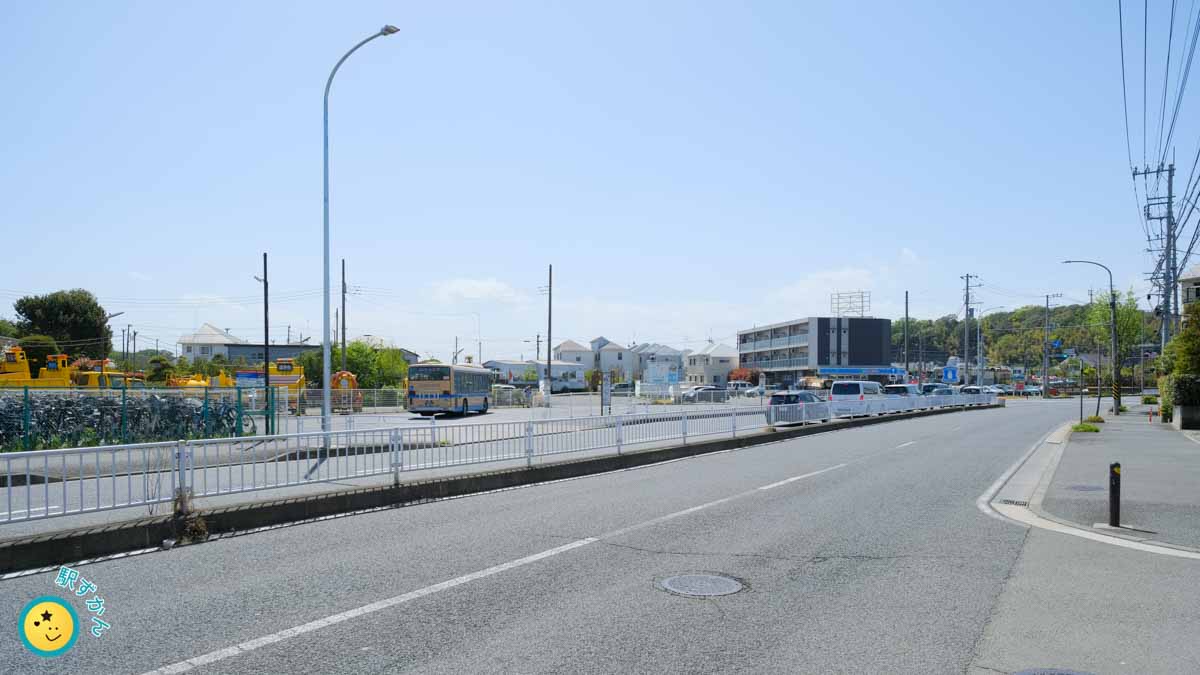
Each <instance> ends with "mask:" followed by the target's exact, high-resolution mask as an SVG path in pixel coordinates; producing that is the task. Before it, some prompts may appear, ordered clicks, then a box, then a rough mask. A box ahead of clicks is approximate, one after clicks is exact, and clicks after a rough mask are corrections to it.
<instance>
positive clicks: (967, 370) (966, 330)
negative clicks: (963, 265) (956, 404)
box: [959, 274, 982, 384]
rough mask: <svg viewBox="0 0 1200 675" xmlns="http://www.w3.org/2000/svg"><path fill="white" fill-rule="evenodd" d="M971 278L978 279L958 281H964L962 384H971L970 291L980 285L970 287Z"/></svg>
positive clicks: (974, 275) (975, 275) (967, 276)
mask: <svg viewBox="0 0 1200 675" xmlns="http://www.w3.org/2000/svg"><path fill="white" fill-rule="evenodd" d="M971 277H975V278H976V279H978V278H979V275H977V274H965V275H963V276H961V277H959V279H962V280H964V281H965V283H964V285H963V344H962V349H961V350H960V351H962V360H963V362H962V371H963V384H971V365H970V362H971V359H970V355H971V289H972V288H979V286H981V285H982V284H975V285H971Z"/></svg>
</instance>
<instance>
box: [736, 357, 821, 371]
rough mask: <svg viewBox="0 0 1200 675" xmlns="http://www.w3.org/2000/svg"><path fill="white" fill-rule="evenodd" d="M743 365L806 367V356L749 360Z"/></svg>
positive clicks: (768, 368) (751, 366) (764, 367)
mask: <svg viewBox="0 0 1200 675" xmlns="http://www.w3.org/2000/svg"><path fill="white" fill-rule="evenodd" d="M745 366H746V367H747V368H758V369H759V370H778V369H795V368H807V367H808V357H798V358H791V359H772V360H769V361H750V362H747V363H746V364H745Z"/></svg>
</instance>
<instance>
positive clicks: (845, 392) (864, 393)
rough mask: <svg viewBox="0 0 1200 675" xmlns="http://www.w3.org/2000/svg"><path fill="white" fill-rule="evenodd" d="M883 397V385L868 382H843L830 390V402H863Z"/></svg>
mask: <svg viewBox="0 0 1200 675" xmlns="http://www.w3.org/2000/svg"><path fill="white" fill-rule="evenodd" d="M880 396H883V385H881V384H879V383H878V382H869V381H866V380H842V381H838V382H834V383H833V386H832V387H830V388H829V400H830V401H862V400H865V399H867V398H878V397H880Z"/></svg>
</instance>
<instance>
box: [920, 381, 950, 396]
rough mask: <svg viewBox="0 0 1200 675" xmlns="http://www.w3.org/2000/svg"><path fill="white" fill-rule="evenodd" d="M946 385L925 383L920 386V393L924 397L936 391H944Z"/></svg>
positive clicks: (942, 383)
mask: <svg viewBox="0 0 1200 675" xmlns="http://www.w3.org/2000/svg"><path fill="white" fill-rule="evenodd" d="M947 387H948V385H946V384H945V383H944V382H926V383H925V384H923V385H921V393H922V394H925V395H927V396H928V395H929V394H932V393H933V392H934V391H935V390H937V389H946V388H947Z"/></svg>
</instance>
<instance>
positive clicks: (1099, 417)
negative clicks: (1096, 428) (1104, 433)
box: [1083, 415, 1104, 424]
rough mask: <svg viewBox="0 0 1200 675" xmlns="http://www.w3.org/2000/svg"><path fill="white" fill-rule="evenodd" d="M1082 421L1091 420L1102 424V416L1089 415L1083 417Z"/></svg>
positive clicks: (1093, 422)
mask: <svg viewBox="0 0 1200 675" xmlns="http://www.w3.org/2000/svg"><path fill="white" fill-rule="evenodd" d="M1083 421H1084V422H1091V423H1092V424H1104V418H1103V417H1101V416H1099V415H1089V416H1088V417H1085V418H1083Z"/></svg>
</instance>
